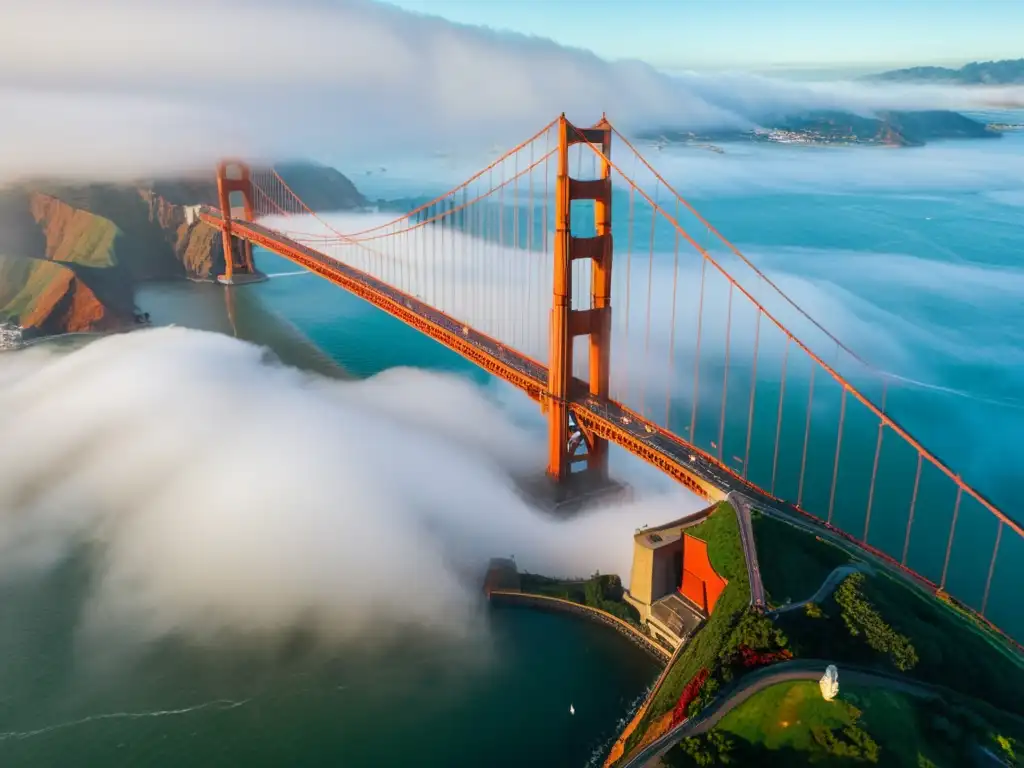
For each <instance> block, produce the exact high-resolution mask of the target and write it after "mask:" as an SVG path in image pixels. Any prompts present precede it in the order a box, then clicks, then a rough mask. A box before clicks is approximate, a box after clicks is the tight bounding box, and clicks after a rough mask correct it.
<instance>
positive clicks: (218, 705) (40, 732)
mask: <svg viewBox="0 0 1024 768" xmlns="http://www.w3.org/2000/svg"><path fill="white" fill-rule="evenodd" d="M249 701H250V699H242V700H241V701H234V700H232V699H216V700H214V701H207V702H204V703H202V704H195V705H193V706H191V707H183V708H181V709H159V710H155V711H152V712H107V713H104V714H101V715H90V716H89V717H83V718H81V719H80V720H69V721H68V722H66V723H57V724H56V725H48V726H46V727H45V728H37V729H35V730H33V731H6V732H4V733H0V741H13V740H20V739H31V738H33V737H35V736H44V735H46V734H47V733H51V732H52V731H58V730H63V729H64V728H73V727H75V726H79V725H86V724H88V723H94V722H97V721H99V720H139V719H142V718H146V717H170V716H173V715H187V714H189V713H190V712H199V711H200V710H204V709H218V710H228V709H237V708H238V707H241V706H243V705H244V704H247V703H249Z"/></svg>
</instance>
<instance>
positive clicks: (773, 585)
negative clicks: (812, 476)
mask: <svg viewBox="0 0 1024 768" xmlns="http://www.w3.org/2000/svg"><path fill="white" fill-rule="evenodd" d="M753 528H754V540H755V541H756V542H757V552H758V564H759V565H760V568H761V579H762V580H763V581H764V588H765V591H766V592H767V593H768V599H769V600H770V601H771V603H772V604H774V605H782V604H783V603H787V602H799V601H800V600H806V599H807V598H809V597H810V596H811V595H813V594H814V592H815V591H816V590H817V589H818V588H819V587H820V586H821V585H822V582H824V581H825V579H826V578H828V575H829V574H830V573H832V571H834V570H835V569H836V568H838V567H839V566H840V565H846V564H848V563H849V562H850V556H849V555H848V554H847V553H846V552H845V551H844V550H843V549H841V548H840V547H837V546H835V545H834V544H830V543H828V542H826V541H824V540H822V539H820V538H818V537H816V536H811V535H808V534H805V533H804V532H803V531H801V530H799V529H796V528H794V527H793V526H792V525H788V524H786V523H784V522H782V521H781V520H776V519H775V518H773V517H768V516H767V515H763V514H760V513H754V515H753ZM778 552H785V556H784V557H778V556H776V554H775V553H778Z"/></svg>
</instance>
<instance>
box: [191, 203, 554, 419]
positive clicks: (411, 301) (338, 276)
mask: <svg viewBox="0 0 1024 768" xmlns="http://www.w3.org/2000/svg"><path fill="white" fill-rule="evenodd" d="M199 216H200V218H201V219H202V220H203V221H204V222H206V223H207V224H209V225H210V226H213V227H221V226H222V224H223V217H222V216H217V215H214V214H211V213H206V212H200V214H199ZM261 230H262V228H259V229H257V228H256V227H253V226H249V225H247V224H245V223H243V222H239V221H235V222H234V224H233V227H232V231H233V233H234V235H235V236H236V237H240V238H243V239H245V240H247V241H249V242H251V243H255V244H256V245H259V246H261V247H263V248H266V249H267V250H268V251H272V252H273V253H276V254H278V255H279V256H283V257H285V258H286V259H289V260H290V261H293V262H295V263H296V264H298V265H299V266H302V267H305V268H306V269H308V270H309V271H310V272H314V273H316V274H318V275H320V276H321V277H324V278H327V279H328V280H330V281H331V282H332V283H334V284H335V285H337V286H340V287H341V288H344V289H345V290H346V291H348V292H349V293H352V294H355V295H356V296H358V297H359V298H361V299H364V300H365V301H367V302H369V303H370V304H373V305H374V306H375V307H377V308H378V309H382V310H384V311H385V312H387V313H388V314H389V315H392V316H393V317H396V318H398V319H399V320H401V321H402V322H403V323H405V324H406V325H409V326H411V327H413V328H415V329H416V330H418V331H420V332H421V333H423V334H424V335H426V336H429V337H430V338H432V339H434V340H435V341H438V342H440V343H441V344H443V345H445V346H446V347H448V348H449V349H452V350H454V351H455V352H457V353H459V354H460V355H462V356H463V357H465V358H466V359H467V360H469V361H470V362H473V363H476V364H477V365H479V366H480V367H481V368H483V369H484V370H485V371H488V372H489V373H492V374H494V375H495V376H498V377H499V378H502V379H504V380H505V381H508V382H509V383H510V384H512V385H513V386H515V387H517V388H519V389H521V390H523V391H524V392H526V394H527V395H528V396H529V397H531V398H532V399H534V400H536V401H538V402H540V401H542V400H543V393H544V389H545V384H544V382H543V381H542V380H540V379H538V378H534V377H533V376H530V375H529V374H526V373H524V372H522V371H521V370H519V369H518V368H516V367H514V366H512V365H510V364H508V363H506V362H504V361H502V360H500V359H499V358H497V357H496V356H494V355H492V354H489V353H487V352H486V351H484V350H482V349H480V347H479V346H478V345H476V344H474V343H473V340H474V339H486V340H488V341H490V342H492V343H494V344H495V345H499V346H500V342H497V341H495V340H493V339H491V338H490V337H488V336H486V335H485V334H482V333H480V332H479V331H476V330H474V329H471V328H469V327H468V326H465V325H463V324H462V323H461V322H460V321H458V320H456V319H455V318H453V317H451V316H449V315H445V314H444V313H443V312H436V310H435V312H436V314H437V315H439V316H442V317H443V318H444V319H445V320H446V321H447V322H450V323H451V324H452V325H453V326H458V327H460V328H462V329H463V331H464V332H463V333H461V334H460V333H458V332H455V331H452V330H450V329H449V328H445V327H444V326H443V325H441V324H439V323H437V322H433V321H431V320H430V319H428V318H425V317H423V316H422V315H421V314H418V313H417V312H416V311H415V309H413V307H416V306H427V305H423V302H421V301H420V300H419V299H416V298H414V297H412V296H409V295H408V294H406V293H403V292H402V291H397V290H394V291H393V292H394V293H395V294H396V295H397V296H399V300H395V299H393V298H391V297H389V296H387V295H385V294H383V293H381V292H380V291H377V290H375V289H374V288H373V287H372V283H374V282H380V281H377V280H376V279H375V278H373V277H371V276H370V275H367V274H366V273H364V272H361V271H360V270H358V269H355V268H354V267H349V266H347V265H345V266H344V267H342V265H340V264H339V265H338V266H333V265H331V264H329V263H325V262H330V261H333V260H332V259H331V258H330V257H328V256H323V255H321V254H319V253H317V252H316V251H314V250H313V249H312V248H308V247H306V246H303V245H302V244H300V243H297V242H295V241H293V240H290V239H289V238H286V237H284V236H283V235H279V234H277V233H273V234H267V233H265V232H263V231H261ZM268 232H269V230H268ZM517 357H520V358H521V359H523V360H528V359H527V358H525V357H522V356H521V355H517ZM534 365H535V364H534Z"/></svg>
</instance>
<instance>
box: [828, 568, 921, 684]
mask: <svg viewBox="0 0 1024 768" xmlns="http://www.w3.org/2000/svg"><path fill="white" fill-rule="evenodd" d="M865 578H866V577H865V576H864V574H863V573H854V574H851V575H849V576H847V577H846V578H845V579H843V582H842V583H841V584H840V585H839V588H838V589H836V591H835V595H834V598H835V602H836V604H837V605H838V606H839V609H840V616H841V617H842V619H843V623H844V624H846V629H847V630H849V632H850V634H851V635H852V636H853V637H858V636H860V635H864V641H865V642H866V643H867V644H868V647H869V648H871V649H872V650H874V651H877V652H878V653H880V654H883V655H885V656H887V657H888V659H889V661H890V663H892V665H893V666H894V667H896V669H898V670H900V671H901V672H906V671H908V670H910V669H913V668H914V666H915V665H916V664H917V651H916V650H914V646H913V645H911V643H910V639H909V638H908V637H907V636H906V635H901V634H900V633H899V632H897V631H896V630H894V629H893V628H892V627H891V626H889V625H888V624H886V623H885V620H884V619H883V618H882V616H881V614H880V613H879V612H878V609H877V608H875V606H874V605H873V604H872V603H871V601H870V600H869V599H868V598H867V597H865V595H864V592H863V585H864V579H865Z"/></svg>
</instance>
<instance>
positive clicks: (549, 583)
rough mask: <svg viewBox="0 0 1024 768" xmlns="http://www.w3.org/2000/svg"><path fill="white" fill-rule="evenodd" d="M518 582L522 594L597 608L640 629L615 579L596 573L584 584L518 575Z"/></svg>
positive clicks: (638, 619)
mask: <svg viewBox="0 0 1024 768" xmlns="http://www.w3.org/2000/svg"><path fill="white" fill-rule="evenodd" d="M519 580H520V589H521V590H522V591H523V592H528V593H530V594H534V595H546V596H547V597H559V598H561V599H562V600H569V601H571V602H573V603H579V604H580V605H586V606H589V607H590V608H598V609H600V610H602V611H604V612H605V613H610V614H611V615H612V616H616V617H618V618H620V619H622V620H623V621H626V622H629V623H630V624H633V625H634V626H637V627H639V626H640V615H639V614H638V613H637V612H636V609H635V608H634V607H633V606H631V605H630V604H629V603H627V602H626V601H625V600H623V599H622V595H623V592H624V591H625V590H623V588H622V580H621V579H620V578H619V577H618V576H612V575H605V576H602V575H600V574H596V573H595V574H594V575H593V576H591V577H590V578H589V579H586V580H585V581H565V580H562V579H552V578H549V577H547V576H538V575H537V574H535V573H521V574H519Z"/></svg>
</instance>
